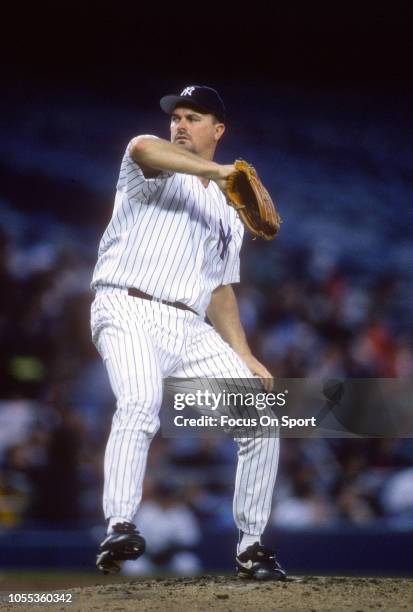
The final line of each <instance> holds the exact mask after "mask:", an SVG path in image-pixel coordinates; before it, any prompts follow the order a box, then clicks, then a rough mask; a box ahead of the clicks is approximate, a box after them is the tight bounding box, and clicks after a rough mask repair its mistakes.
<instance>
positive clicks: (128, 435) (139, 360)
mask: <svg viewBox="0 0 413 612" xmlns="http://www.w3.org/2000/svg"><path fill="white" fill-rule="evenodd" d="M91 328H92V339H93V342H94V344H95V346H96V348H97V349H98V351H99V353H100V355H101V357H102V359H103V361H104V363H105V366H106V369H107V372H108V375H109V380H110V383H111V387H112V389H113V392H114V394H115V397H116V411H115V413H114V416H113V420H112V428H111V432H110V435H109V439H108V442H107V446H106V451H105V459H104V492H103V511H104V514H105V518H107V519H108V518H110V517H112V516H116V517H122V518H124V519H125V520H127V521H130V522H131V521H133V518H134V516H135V514H136V512H137V510H138V507H139V504H140V501H141V497H142V484H143V479H144V475H145V468H146V461H147V455H148V450H149V446H150V443H151V440H152V438H153V437H154V435H155V433H156V432H157V430H158V429H159V410H160V406H161V403H162V388H163V379H164V378H166V377H168V376H173V377H177V378H186V377H189V378H227V379H228V378H250V377H251V373H250V371H249V370H248V368H247V366H246V365H245V364H244V362H243V361H242V360H241V359H240V357H239V356H238V355H237V354H236V353H235V352H234V351H233V349H232V348H231V347H230V346H229V345H228V344H227V343H226V342H224V340H223V339H222V338H221V336H220V335H219V334H218V333H217V332H216V331H215V330H214V329H213V328H212V327H211V326H210V325H208V324H207V323H205V322H204V321H203V320H202V319H201V317H198V316H196V315H195V314H193V313H191V312H189V311H184V310H178V309H176V308H174V307H171V306H166V305H164V304H159V303H157V302H149V301H147V300H142V299H139V298H135V297H131V296H129V295H128V294H127V291H126V290H124V289H119V288H104V289H103V288H102V289H99V290H98V291H97V293H96V297H95V300H94V302H93V304H92V310H91ZM236 442H237V444H238V464H237V472H236V478H235V491H234V502H233V513H234V520H235V523H236V525H237V527H238V528H239V529H241V530H242V531H243V532H244V533H247V534H252V535H261V534H262V533H263V531H264V528H265V526H266V524H267V522H268V518H269V515H270V512H271V504H272V495H273V490H274V484H275V479H276V475H277V469H278V456H279V438H269V437H257V438H239V439H236Z"/></svg>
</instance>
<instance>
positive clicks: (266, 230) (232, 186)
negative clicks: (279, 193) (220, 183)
mask: <svg viewBox="0 0 413 612" xmlns="http://www.w3.org/2000/svg"><path fill="white" fill-rule="evenodd" d="M234 165H235V171H234V172H233V173H232V174H230V175H229V177H228V178H227V181H226V185H225V190H224V191H225V195H226V196H227V198H228V200H229V204H230V205H231V206H233V207H234V208H235V210H236V211H237V212H238V214H239V216H240V219H241V221H242V222H243V223H244V225H245V226H246V227H247V229H249V231H250V232H251V233H252V234H253V235H254V236H262V238H265V240H272V239H273V238H275V236H276V235H277V232H278V230H279V229H280V224H281V218H280V215H279V214H278V212H277V211H276V210H275V206H274V203H273V201H272V200H271V197H270V194H269V193H268V191H267V190H266V189H265V187H264V185H263V184H262V183H261V181H260V179H259V177H258V174H257V172H256V171H255V168H254V167H253V166H251V165H250V164H249V163H248V162H246V161H245V160H243V159H237V160H236V162H235V164H234Z"/></svg>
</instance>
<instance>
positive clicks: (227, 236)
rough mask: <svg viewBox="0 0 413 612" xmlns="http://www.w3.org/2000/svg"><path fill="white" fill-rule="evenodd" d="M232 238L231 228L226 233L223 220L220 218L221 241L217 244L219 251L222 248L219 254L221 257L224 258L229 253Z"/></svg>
mask: <svg viewBox="0 0 413 612" xmlns="http://www.w3.org/2000/svg"><path fill="white" fill-rule="evenodd" d="M231 240H232V233H231V228H230V227H229V228H228V231H227V233H225V229H224V226H223V224H222V220H221V219H220V220H219V241H218V246H217V251H219V249H220V248H221V253H220V254H219V256H220V258H221V259H224V257H225V255H226V254H227V253H228V247H229V243H230V242H231Z"/></svg>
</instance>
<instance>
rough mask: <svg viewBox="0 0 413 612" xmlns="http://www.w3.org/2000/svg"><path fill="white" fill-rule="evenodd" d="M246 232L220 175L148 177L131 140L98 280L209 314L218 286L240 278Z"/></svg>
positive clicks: (94, 282) (95, 278)
mask: <svg viewBox="0 0 413 612" xmlns="http://www.w3.org/2000/svg"><path fill="white" fill-rule="evenodd" d="M243 233H244V227H243V224H242V222H241V221H240V219H239V217H238V215H237V213H236V211H235V210H234V209H233V208H232V207H231V206H229V205H228V204H227V202H226V199H225V196H224V194H223V193H222V192H221V191H220V189H219V188H218V186H217V185H216V183H214V182H213V181H210V182H209V184H208V187H206V188H205V187H204V186H203V184H202V183H201V181H200V180H199V179H198V178H197V177H196V176H191V175H187V174H181V173H174V172H162V173H161V174H159V175H158V176H156V177H155V178H145V176H144V175H143V172H142V170H141V168H140V167H139V165H138V164H137V163H136V162H135V161H134V160H133V159H132V157H131V156H130V154H129V145H128V147H127V148H126V151H125V155H124V156H123V160H122V165H121V170H120V175H119V180H118V182H117V185H116V196H115V205H114V210H113V215H112V218H111V220H110V222H109V224H108V226H107V228H106V230H105V232H104V234H103V236H102V239H101V241H100V245H99V253H98V260H97V263H96V266H95V270H94V273H93V278H92V283H91V288H92V289H96V288H97V287H98V286H101V285H106V286H115V287H135V288H137V289H140V290H141V291H144V292H145V293H149V294H150V295H153V296H155V297H156V298H159V299H163V300H168V301H170V302H176V301H177V302H183V303H184V304H186V305H187V306H190V307H191V308H192V309H193V310H195V311H196V312H197V313H199V314H200V315H201V316H204V314H205V311H206V308H207V307H208V304H209V301H210V297H211V293H212V291H213V290H214V289H215V288H216V287H218V286H219V285H226V284H229V283H236V282H239V266H240V261H239V253H240V249H241V244H242V238H243Z"/></svg>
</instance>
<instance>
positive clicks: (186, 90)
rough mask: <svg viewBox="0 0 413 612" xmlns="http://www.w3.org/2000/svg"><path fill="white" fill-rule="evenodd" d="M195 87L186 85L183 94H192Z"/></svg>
mask: <svg viewBox="0 0 413 612" xmlns="http://www.w3.org/2000/svg"><path fill="white" fill-rule="evenodd" d="M194 89H195V87H185V89H184V90H183V91H182V92H181V96H192V92H193V91H194Z"/></svg>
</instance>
